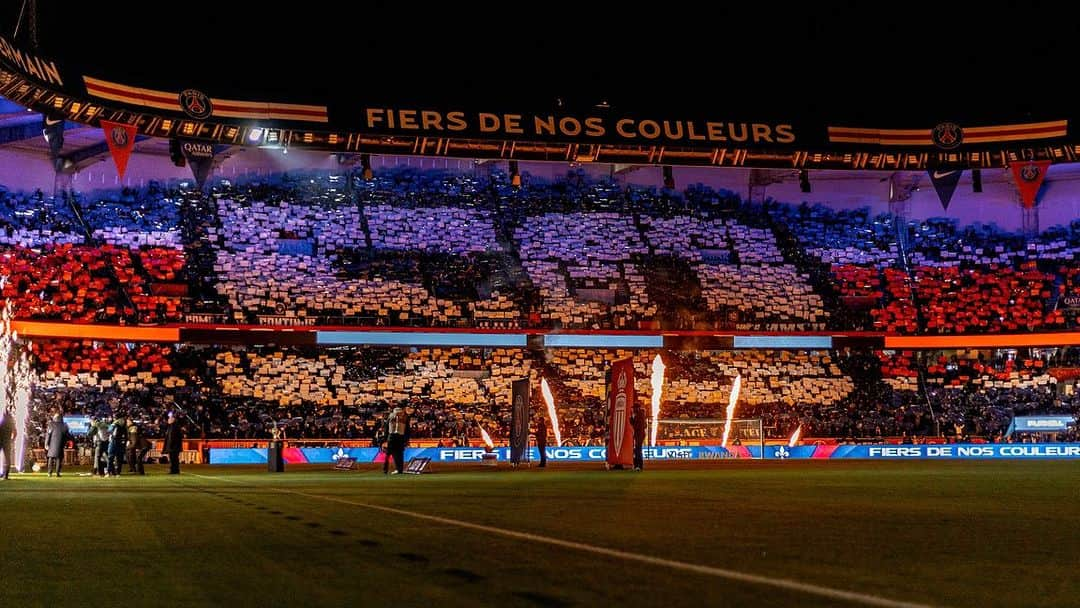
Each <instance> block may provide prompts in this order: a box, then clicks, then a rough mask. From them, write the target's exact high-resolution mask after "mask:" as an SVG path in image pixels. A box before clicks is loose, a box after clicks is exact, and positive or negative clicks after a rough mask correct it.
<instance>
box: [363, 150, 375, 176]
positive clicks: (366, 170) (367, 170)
mask: <svg viewBox="0 0 1080 608" xmlns="http://www.w3.org/2000/svg"><path fill="white" fill-rule="evenodd" d="M360 167H361V168H362V169H363V172H362V173H361V175H363V177H364V181H365V182H370V181H371V180H372V179H373V178H374V177H375V173H374V172H373V171H372V170H371V155H370V154H361V155H360Z"/></svg>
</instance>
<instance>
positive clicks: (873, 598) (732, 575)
mask: <svg viewBox="0 0 1080 608" xmlns="http://www.w3.org/2000/svg"><path fill="white" fill-rule="evenodd" d="M190 475H191V476H192V477H201V478H203V479H213V480H216V481H224V482H227V483H234V484H241V485H244V484H243V482H240V481H236V480H233V479H226V478H224V477H214V476H212V475H199V474H197V473H190ZM255 487H257V488H258V487H260V486H258V485H255ZM261 487H262V488H263V489H267V490H272V491H274V492H280V493H282V494H295V495H297V496H304V497H306V498H315V499H318V500H325V501H328V502H336V503H340V504H344V505H350V506H354V507H361V508H364V509H372V510H375V511H382V512H384V513H393V514H394V515H404V516H406V517H412V518H414V519H421V520H424V521H430V522H435V523H440V524H445V525H448V526H455V527H458V528H465V529H468V530H477V531H480V532H486V533H488V534H494V535H496V536H506V537H509V538H516V539H520V540H527V541H532V542H535V543H541V544H546V545H552V546H555V547H562V548H565V549H573V550H575V551H582V552H585V553H592V554H594V555H603V556H605V557H613V558H616V559H622V560H625V561H630V562H638V563H642V564H649V565H652V566H663V567H665V568H671V569H672V570H681V571H683V572H693V573H695V574H704V575H706V576H715V577H717V578H724V579H728V580H732V581H738V582H741V583H752V584H755V585H763V586H766V587H776V588H779V589H785V590H788V591H797V592H800V593H806V594H809V595H816V596H820V597H824V598H828V599H833V600H843V601H848V602H852V603H856V604H863V605H866V606H881V607H882V608H931V606H930V604H920V603H917V602H905V601H901V600H892V599H889V598H886V597H880V596H877V595H870V594H868V593H859V592H856V591H844V590H843V589H833V588H832V587H824V586H821V585H815V584H813V583H803V582H800V581H795V580H791V579H787V578H774V577H771V576H764V575H761V574H750V573H747V572H740V571H738V570H728V569H727V568H717V567H714V566H703V565H700V564H691V563H688V562H680V561H677V560H672V559H664V558H661V557H653V556H651V555H643V554H641V553H633V552H630V551H622V550H619V549H609V548H607V547H598V546H596V545H590V544H586V543H579V542H575V541H570V540H562V539H560V538H553V537H551V536H543V535H540V534H532V533H529V532H519V531H517V530H507V529H506V528H496V527H495V526H487V525H484V524H476V523H472V522H467V521H462V520H460V519H451V518H448V517H440V516H438V515H427V514H425V513H417V512H415V511H407V510H405V509H397V508H394V507H386V506H382V505H374V504H370V503H365V502H357V501H354V500H345V499H343V498H335V497H333V496H322V495H320V494H308V493H307V492H298V491H296V490H285V489H283V488H275V487H271V486H261Z"/></svg>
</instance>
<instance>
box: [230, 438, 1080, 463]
mask: <svg viewBox="0 0 1080 608" xmlns="http://www.w3.org/2000/svg"><path fill="white" fill-rule="evenodd" d="M643 451H644V455H645V458H646V459H648V460H724V459H729V458H759V457H761V456H762V454H761V447H760V446H737V447H733V448H729V449H725V448H722V447H720V446H718V445H706V446H656V447H645V448H644V450H643ZM486 453H487V450H485V449H484V448H406V450H405V459H406V460H410V459H412V458H430V459H431V461H432V462H438V463H473V464H477V463H480V462H483V461H484V460H485V459H484V454H486ZM494 453H495V455H496V458H497V460H499V461H505V462H509V461H510V448H509V447H499V448H495V451H494ZM545 453H546V454H547V459H548V460H550V461H552V462H595V463H598V464H599V463H603V462H605V461H606V460H607V448H605V447H603V446H581V447H572V446H563V447H549V448H547V449H546V450H545ZM529 454H530V458H531V459H533V460H537V459H539V455H540V453H539V452H538V451H537V449H536V448H529ZM382 455H383V452H380V451H379V449H378V448H286V449H285V450H284V457H285V461H286V462H288V463H289V464H305V463H306V464H327V465H332V464H334V463H336V462H338V461H339V460H341V459H343V458H355V459H356V461H357V462H360V463H369V464H372V463H377V462H381V460H380V458H381V456H382ZM764 457H765V458H766V459H770V460H788V459H796V460H797V459H806V458H815V459H832V458H858V459H865V460H926V459H929V460H933V459H941V460H950V459H959V460H964V459H968V460H991V459H1074V460H1080V443H984V444H973V443H953V444H933V445H882V444H874V445H800V446H795V447H788V446H786V445H767V446H765V454H764ZM265 463H266V448H220V449H219V448H212V449H211V450H210V464H265Z"/></svg>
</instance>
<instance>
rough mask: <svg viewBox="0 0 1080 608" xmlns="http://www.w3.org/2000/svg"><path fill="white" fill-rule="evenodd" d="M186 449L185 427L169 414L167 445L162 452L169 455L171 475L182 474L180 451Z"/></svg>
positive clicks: (166, 430) (166, 429)
mask: <svg viewBox="0 0 1080 608" xmlns="http://www.w3.org/2000/svg"><path fill="white" fill-rule="evenodd" d="M183 449H184V427H183V425H181V424H180V422H179V421H178V420H177V419H176V415H175V414H173V413H172V412H169V425H168V426H167V427H165V444H164V445H163V446H162V448H161V451H162V452H165V453H167V454H168V455H169V475H179V474H180V451H181V450H183Z"/></svg>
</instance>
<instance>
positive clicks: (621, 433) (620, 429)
mask: <svg viewBox="0 0 1080 608" xmlns="http://www.w3.org/2000/svg"><path fill="white" fill-rule="evenodd" d="M615 390H616V391H617V392H616V393H615V416H614V420H612V424H613V425H614V427H613V428H612V429H611V432H612V439H614V440H615V441H614V442H613V443H614V444H615V446H614V447H615V456H616V457H617V456H618V455H619V451H620V450H622V444H623V438H624V437H625V436H626V372H619V380H618V381H617V382H616V383H615Z"/></svg>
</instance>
